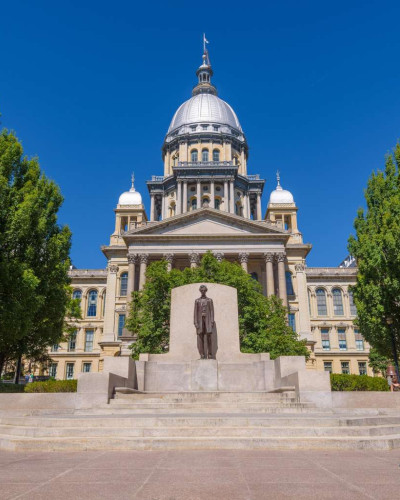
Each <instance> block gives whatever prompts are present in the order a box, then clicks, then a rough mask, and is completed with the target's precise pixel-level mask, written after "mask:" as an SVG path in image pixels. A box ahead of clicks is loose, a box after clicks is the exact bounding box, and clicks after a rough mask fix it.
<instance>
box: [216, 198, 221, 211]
mask: <svg viewBox="0 0 400 500" xmlns="http://www.w3.org/2000/svg"><path fill="white" fill-rule="evenodd" d="M214 206H215V208H216V209H217V210H219V209H220V206H221V200H220V199H219V198H215V200H214Z"/></svg>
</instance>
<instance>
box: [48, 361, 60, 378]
mask: <svg viewBox="0 0 400 500" xmlns="http://www.w3.org/2000/svg"><path fill="white" fill-rule="evenodd" d="M57 364H58V363H51V365H50V366H49V377H53V378H56V377H57Z"/></svg>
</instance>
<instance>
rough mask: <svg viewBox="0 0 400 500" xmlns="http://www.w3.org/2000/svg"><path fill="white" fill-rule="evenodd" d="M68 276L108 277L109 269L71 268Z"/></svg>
mask: <svg viewBox="0 0 400 500" xmlns="http://www.w3.org/2000/svg"><path fill="white" fill-rule="evenodd" d="M68 276H70V277H71V278H94V277H96V278H97V277H107V269H70V270H69V271H68Z"/></svg>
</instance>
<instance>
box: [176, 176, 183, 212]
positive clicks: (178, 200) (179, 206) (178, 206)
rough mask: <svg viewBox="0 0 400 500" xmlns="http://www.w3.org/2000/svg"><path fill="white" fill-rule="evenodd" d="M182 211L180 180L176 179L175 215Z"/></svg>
mask: <svg viewBox="0 0 400 500" xmlns="http://www.w3.org/2000/svg"><path fill="white" fill-rule="evenodd" d="M181 213H182V181H178V190H177V195H176V215H179V214H181Z"/></svg>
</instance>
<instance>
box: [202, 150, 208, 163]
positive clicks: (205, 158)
mask: <svg viewBox="0 0 400 500" xmlns="http://www.w3.org/2000/svg"><path fill="white" fill-rule="evenodd" d="M201 161H208V149H203V151H202V152H201Z"/></svg>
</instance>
